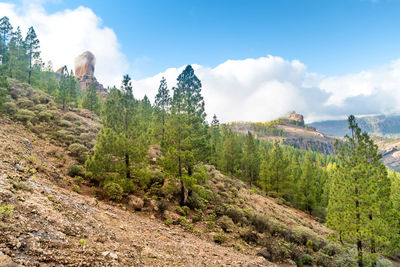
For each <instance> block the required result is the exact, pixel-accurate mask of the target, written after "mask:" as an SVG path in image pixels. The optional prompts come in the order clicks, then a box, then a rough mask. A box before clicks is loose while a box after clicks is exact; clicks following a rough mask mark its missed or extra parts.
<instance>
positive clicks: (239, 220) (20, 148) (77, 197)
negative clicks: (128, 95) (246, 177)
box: [0, 80, 353, 266]
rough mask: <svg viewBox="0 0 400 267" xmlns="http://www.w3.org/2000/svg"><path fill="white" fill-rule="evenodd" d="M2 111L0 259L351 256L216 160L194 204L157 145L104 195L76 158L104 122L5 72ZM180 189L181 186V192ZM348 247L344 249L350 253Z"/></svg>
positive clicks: (317, 259)
mask: <svg viewBox="0 0 400 267" xmlns="http://www.w3.org/2000/svg"><path fill="white" fill-rule="evenodd" d="M8 91H9V93H10V97H9V99H8V100H7V102H6V103H5V104H4V113H3V114H2V117H0V126H1V127H0V157H1V158H2V161H1V162H0V266H3V265H5V266H19V265H23V266H39V265H50V266H53V265H56V266H59V265H70V266H93V265H100V266H103V265H107V266H136V265H145V266H226V265H231V266H295V265H296V263H295V262H297V264H300V263H301V264H311V263H314V264H319V265H322V266H329V264H333V263H335V262H336V264H338V266H341V264H344V263H351V262H352V261H353V258H352V256H351V253H352V250H347V249H344V248H341V247H339V246H337V245H335V244H332V243H330V242H329V241H327V240H326V238H325V237H326V235H327V234H329V232H330V231H329V229H327V228H326V227H325V226H324V225H323V224H321V223H319V222H317V221H315V220H314V219H313V218H312V217H311V216H310V215H308V214H306V213H304V212H301V211H298V210H296V209H294V208H290V207H288V206H286V205H285V204H284V201H283V200H282V199H275V198H271V197H268V196H266V195H265V194H263V193H262V192H260V191H258V190H257V189H256V188H255V187H252V186H250V185H248V184H246V183H244V182H242V181H240V180H238V179H236V178H234V177H230V176H226V175H223V174H221V173H220V172H219V171H217V170H215V168H214V167H213V166H209V165H202V166H197V168H196V170H195V173H194V177H197V179H198V181H200V180H201V181H202V182H199V183H198V184H197V185H196V186H197V187H196V192H197V193H198V194H201V195H202V198H196V195H195V194H192V195H191V196H190V203H191V206H194V207H197V208H194V209H191V208H189V207H187V206H184V207H180V206H179V205H177V200H178V198H177V197H176V195H177V192H179V189H180V186H179V182H178V181H177V180H176V178H174V177H170V176H169V175H167V174H166V173H163V170H162V169H161V168H160V166H159V165H158V163H157V162H158V158H159V157H160V156H161V154H160V152H159V151H158V149H157V148H156V147H152V148H151V149H150V151H149V153H148V162H149V166H148V170H147V171H146V172H145V173H142V174H138V176H137V177H136V178H135V179H138V180H139V183H138V188H137V190H136V191H135V193H134V194H131V195H129V196H126V197H125V198H124V200H123V201H122V202H119V203H117V202H113V201H110V200H109V199H108V197H107V195H105V194H104V192H103V190H102V188H101V187H99V186H98V185H97V184H96V183H95V182H93V181H90V180H87V179H85V174H84V172H83V170H82V165H80V164H82V163H83V162H84V161H85V159H86V156H87V154H88V153H92V149H93V146H94V145H95V142H96V138H95V137H96V133H97V132H98V131H99V129H100V127H101V125H100V123H99V120H98V118H97V117H96V116H94V115H92V114H90V113H89V112H87V111H84V110H78V109H71V110H61V109H59V108H58V106H57V105H56V104H55V103H54V100H53V99H52V98H51V97H49V96H47V95H46V94H44V93H43V92H41V91H39V90H36V89H33V88H31V87H30V86H28V85H26V84H20V83H18V82H16V81H13V80H11V81H10V86H9V88H8ZM178 195H179V193H178ZM349 253H350V254H349Z"/></svg>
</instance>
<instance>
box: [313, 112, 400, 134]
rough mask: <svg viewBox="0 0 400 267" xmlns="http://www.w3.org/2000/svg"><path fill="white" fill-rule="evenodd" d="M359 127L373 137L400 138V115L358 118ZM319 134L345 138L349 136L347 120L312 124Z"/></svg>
mask: <svg viewBox="0 0 400 267" xmlns="http://www.w3.org/2000/svg"><path fill="white" fill-rule="evenodd" d="M357 122H358V125H359V126H360V127H361V129H362V130H363V131H367V132H368V133H369V134H370V135H372V136H378V137H384V138H400V115H388V116H385V115H377V116H367V117H357ZM310 126H312V127H314V128H316V129H317V131H318V132H321V133H325V134H331V135H334V136H338V137H343V136H344V135H346V134H349V130H348V126H347V120H331V121H320V122H314V123H311V124H310Z"/></svg>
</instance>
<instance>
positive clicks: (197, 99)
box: [164, 65, 209, 205]
mask: <svg viewBox="0 0 400 267" xmlns="http://www.w3.org/2000/svg"><path fill="white" fill-rule="evenodd" d="M177 81H178V83H177V86H176V87H174V88H173V92H174V93H173V98H172V105H171V119H170V120H169V122H168V127H167V128H166V129H167V131H168V133H167V137H166V142H165V143H168V146H166V147H165V148H164V150H166V151H167V157H166V159H165V166H167V167H168V169H170V170H174V171H176V172H177V173H176V175H177V176H178V177H179V178H180V180H181V204H182V205H183V204H184V203H185V202H186V197H187V194H185V190H186V189H185V185H184V182H183V179H184V177H183V171H184V169H185V170H186V171H187V175H188V176H191V175H192V173H193V166H194V164H195V163H196V162H198V161H202V160H206V159H207V156H208V155H209V154H208V153H209V147H208V141H207V127H206V122H205V116H206V114H205V112H204V100H203V97H202V96H201V82H200V80H199V79H198V78H197V76H196V75H195V74H194V70H193V68H192V67H191V66H190V65H188V66H187V67H186V68H185V69H184V70H183V72H182V73H181V74H180V75H179V76H178V78H177ZM173 162H175V164H173ZM174 165H175V166H174Z"/></svg>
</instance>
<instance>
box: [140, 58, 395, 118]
mask: <svg viewBox="0 0 400 267" xmlns="http://www.w3.org/2000/svg"><path fill="white" fill-rule="evenodd" d="M183 68H184V67H183V66H182V67H180V68H170V69H167V70H166V71H165V72H163V73H160V74H157V75H155V76H154V77H150V78H147V79H143V80H139V81H136V82H135V83H134V90H135V94H136V96H137V97H143V96H144V94H147V96H149V97H150V99H153V98H154V96H155V94H156V92H157V88H158V85H159V81H160V79H161V77H162V76H165V77H166V79H167V82H168V85H169V88H172V86H175V85H176V77H177V76H178V75H179V74H180V73H181V72H182V70H183ZM193 68H194V69H195V72H196V74H197V76H198V77H199V78H200V80H201V81H202V85H203V91H202V92H203V95H204V98H205V101H206V111H207V113H208V117H209V118H210V117H211V116H212V115H213V114H214V113H216V114H217V116H218V117H219V118H220V119H221V121H224V122H227V121H239V120H244V121H267V120H272V119H275V118H278V117H279V116H282V115H284V114H286V113H287V112H289V111H291V110H296V111H297V112H299V113H301V114H303V115H304V116H305V118H306V120H307V121H308V122H311V121H316V120H323V119H338V118H344V117H346V116H348V115H349V114H356V115H363V114H382V113H383V114H391V113H399V112H400V59H399V60H396V61H393V62H392V63H390V64H388V65H385V66H381V67H379V68H374V69H371V70H365V71H361V72H359V73H354V74H348V75H343V76H335V77H324V76H323V75H320V74H316V73H308V72H307V71H306V66H305V65H304V64H302V63H301V62H299V61H297V60H293V61H288V60H284V59H283V58H280V57H274V56H267V57H261V58H256V59H254V58H250V59H245V60H228V61H226V62H224V63H222V64H220V65H218V66H216V67H215V68H208V67H204V66H199V65H194V66H193Z"/></svg>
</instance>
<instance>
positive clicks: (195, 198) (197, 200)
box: [188, 192, 207, 209]
mask: <svg viewBox="0 0 400 267" xmlns="http://www.w3.org/2000/svg"><path fill="white" fill-rule="evenodd" d="M206 202H207V201H206V200H205V199H203V198H201V197H200V196H199V194H197V193H196V192H192V194H191V195H190V196H189V197H188V206H189V207H191V208H192V209H204V208H205V206H206Z"/></svg>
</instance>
